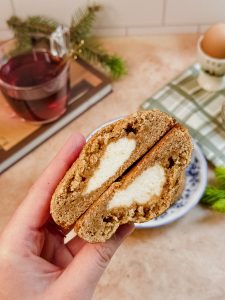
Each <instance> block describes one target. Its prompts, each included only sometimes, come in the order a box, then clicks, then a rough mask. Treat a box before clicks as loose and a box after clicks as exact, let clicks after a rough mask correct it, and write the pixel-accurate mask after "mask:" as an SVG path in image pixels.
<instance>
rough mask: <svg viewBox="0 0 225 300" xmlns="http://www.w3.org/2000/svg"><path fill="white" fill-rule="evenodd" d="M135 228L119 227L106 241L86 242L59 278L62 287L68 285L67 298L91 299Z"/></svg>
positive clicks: (128, 226)
mask: <svg viewBox="0 0 225 300" xmlns="http://www.w3.org/2000/svg"><path fill="white" fill-rule="evenodd" d="M133 230H134V225H131V224H125V225H122V226H120V227H119V229H118V230H117V232H116V233H115V235H114V236H113V237H112V238H111V239H110V240H108V241H107V242H105V243H99V244H88V243H87V244H86V245H85V246H83V247H82V249H81V250H80V251H79V252H78V254H77V255H76V256H75V258H74V259H73V261H72V262H71V264H70V265H69V266H68V267H67V269H66V270H65V271H64V272H63V274H62V275H61V276H60V278H59V279H58V280H59V282H58V284H60V286H61V288H59V290H64V292H65V287H66V290H67V291H66V296H67V297H68V298H66V297H65V294H64V298H66V299H82V300H86V299H91V297H92V295H93V293H94V290H95V287H96V285H97V283H98V281H99V279H100V277H101V275H102V274H103V272H104V271H105V269H106V267H107V265H108V264H109V262H110V260H111V258H112V256H113V254H114V253H115V252H116V250H117V249H118V247H119V246H120V244H121V243H122V242H123V241H124V240H125V238H126V237H127V236H128V235H129V234H131V232H133Z"/></svg>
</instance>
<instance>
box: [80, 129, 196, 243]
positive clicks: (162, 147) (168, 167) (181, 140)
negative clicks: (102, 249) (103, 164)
mask: <svg viewBox="0 0 225 300" xmlns="http://www.w3.org/2000/svg"><path fill="white" fill-rule="evenodd" d="M191 153H192V140H191V137H190V135H189V133H188V131H187V129H186V128H184V127H183V126H181V125H178V124H177V125H175V126H174V127H173V128H172V129H171V130H170V131H169V132H168V133H167V134H166V135H165V136H164V137H163V138H162V139H160V141H159V142H158V143H157V144H156V145H155V146H154V147H153V148H152V149H151V150H150V151H149V152H148V153H147V154H145V155H144V157H143V158H142V159H141V160H140V161H139V162H138V163H136V164H134V165H133V166H132V168H131V169H130V170H129V172H128V173H127V174H125V175H124V176H122V177H121V179H120V180H119V181H117V182H114V183H113V184H111V186H110V187H109V188H108V189H107V190H106V191H105V192H104V193H103V194H102V195H101V196H100V197H99V198H98V200H97V201H95V202H94V203H93V204H92V205H91V206H90V207H89V209H88V210H87V211H86V212H85V213H84V214H83V215H82V216H81V217H80V218H79V220H78V221H77V222H76V224H75V231H76V233H77V234H78V236H80V237H81V238H83V239H85V240H86V241H88V242H91V243H95V242H105V241H106V240H107V239H109V238H110V237H111V236H112V235H113V233H114V232H115V231H116V229H117V228H118V227H119V225H121V224H125V223H128V222H135V223H142V222H146V221H149V220H151V219H153V218H155V217H157V216H159V215H160V214H162V213H163V212H164V211H165V210H166V209H167V208H168V207H169V206H170V205H171V204H172V203H174V202H175V201H176V199H177V198H178V196H179V195H180V194H181V191H182V189H183V187H184V171H185V168H186V167H187V165H188V164H189V162H190V158H191ZM156 164H159V165H160V166H162V167H163V169H164V171H165V174H166V181H165V183H164V186H163V188H162V191H161V193H160V195H159V196H153V197H151V199H150V200H149V201H148V202H146V203H145V204H138V203H133V204H132V205H131V206H129V207H127V206H124V207H123V206H119V207H115V208H112V209H109V206H108V203H109V202H110V200H111V199H112V197H113V195H114V194H115V193H116V192H117V191H121V190H125V189H126V188H127V187H128V186H129V185H130V184H131V183H132V182H133V181H134V180H135V179H136V178H137V177H138V176H139V175H140V174H141V173H142V172H143V171H144V170H146V169H147V168H149V167H151V166H154V165H156Z"/></svg>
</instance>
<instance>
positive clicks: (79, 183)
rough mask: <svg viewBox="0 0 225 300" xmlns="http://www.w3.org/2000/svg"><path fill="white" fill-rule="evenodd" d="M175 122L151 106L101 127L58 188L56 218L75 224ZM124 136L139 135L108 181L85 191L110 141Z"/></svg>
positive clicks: (61, 222) (63, 224)
mask: <svg viewBox="0 0 225 300" xmlns="http://www.w3.org/2000/svg"><path fill="white" fill-rule="evenodd" d="M175 124H176V121H175V120H174V119H173V118H172V117H170V116H168V115H167V114H165V113H163V112H161V111H159V110H151V111H142V112H137V113H134V114H132V115H130V116H128V117H127V118H125V119H122V120H119V121H117V122H115V123H113V124H110V125H108V126H106V127H104V128H103V129H101V130H99V131H98V132H97V133H96V134H95V135H94V136H92V137H91V139H90V140H89V141H88V142H87V143H86V145H85V146H84V148H83V150H82V151H81V153H80V156H79V158H78V159H77V160H76V161H75V162H74V164H73V165H72V166H71V168H70V169H69V170H68V172H67V173H66V175H65V176H64V178H63V179H62V180H61V182H60V183H59V185H58V187H57V188H56V190H55V192H54V194H53V196H52V200H51V206H50V212H51V215H52V218H53V220H54V221H55V222H56V223H57V224H58V225H59V226H61V227H62V228H64V229H67V228H71V226H72V225H73V224H74V223H75V222H76V220H77V219H78V218H79V217H80V216H81V215H82V214H83V213H84V212H85V211H86V210H87V209H88V208H89V207H90V206H91V205H92V204H93V203H94V202H95V201H96V200H97V199H98V198H99V197H100V195H101V194H102V193H103V192H104V191H106V189H107V188H109V186H110V185H111V184H112V183H113V182H114V181H115V180H116V179H117V178H118V177H120V176H121V175H122V174H123V173H124V171H125V170H127V169H128V168H129V167H130V166H131V165H132V164H133V163H134V162H135V161H137V160H138V159H139V158H140V157H142V156H143V155H144V154H145V153H146V152H147V151H148V150H149V149H151V147H153V146H154V145H155V143H157V142H158V141H159V140H160V139H161V138H162V137H163V136H164V135H165V134H166V133H167V132H168V131H169V130H170V129H171V128H172V127H173V126H174V125H175ZM123 137H127V138H129V139H135V141H136V148H135V150H134V151H133V152H132V154H131V155H130V157H129V159H128V160H127V161H126V162H125V163H124V164H123V165H122V166H121V167H120V168H119V169H118V170H117V171H116V172H115V174H114V175H113V176H111V177H110V178H109V179H108V180H106V181H105V182H104V184H102V185H101V186H100V187H99V188H97V189H95V190H94V191H92V192H90V193H88V194H87V193H86V194H85V193H84V191H85V188H86V186H87V184H88V181H89V180H90V178H91V176H92V175H93V173H94V171H95V170H96V169H97V168H98V166H99V163H100V160H101V157H102V156H103V154H104V152H105V150H106V147H107V145H109V144H110V143H113V142H115V141H117V140H119V139H120V138H123Z"/></svg>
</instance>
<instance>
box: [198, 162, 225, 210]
mask: <svg viewBox="0 0 225 300" xmlns="http://www.w3.org/2000/svg"><path fill="white" fill-rule="evenodd" d="M215 176H216V186H214V187H213V186H207V188H206V190H205V194H204V195H203V197H202V199H201V203H202V204H204V205H207V206H209V207H211V208H212V209H214V210H216V211H218V212H222V213H225V167H216V168H215Z"/></svg>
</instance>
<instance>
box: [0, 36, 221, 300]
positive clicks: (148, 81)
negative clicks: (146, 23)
mask: <svg viewBox="0 0 225 300" xmlns="http://www.w3.org/2000/svg"><path fill="white" fill-rule="evenodd" d="M197 38H198V36H197V35H179V36H174V35H173V36H151V37H141V38H140V37H139V38H112V39H104V40H103V43H104V44H105V46H106V47H107V48H108V49H110V50H111V51H115V52H117V53H119V54H121V55H123V57H124V58H125V59H126V61H127V64H128V68H129V72H128V75H127V76H126V77H124V78H123V79H122V80H120V81H119V82H116V83H114V92H113V93H112V94H110V95H109V96H107V97H106V98H105V99H104V100H103V101H101V102H99V103H98V104H96V105H95V106H94V107H92V108H91V109H90V110H88V111H87V112H85V113H84V114H83V115H82V116H80V117H79V118H77V119H76V120H74V121H73V122H72V123H71V124H69V125H68V126H67V127H66V128H64V129H63V130H61V131H60V132H58V133H57V134H56V135H55V136H54V137H52V138H51V139H49V140H48V141H47V142H45V143H44V144H43V145H41V146H40V147H39V148H37V149H36V150H35V151H33V152H32V153H30V154H29V155H27V156H26V157H25V158H23V159H22V160H21V161H19V162H18V163H17V164H16V165H14V166H13V167H11V168H10V169H9V170H7V171H6V172H5V173H3V174H2V175H1V177H0V191H1V201H0V230H2V228H3V227H4V225H5V224H6V223H7V221H8V220H9V218H10V217H11V215H12V214H13V212H14V211H15V209H16V207H17V206H18V205H19V203H20V202H21V201H22V199H23V198H24V196H25V195H26V193H27V191H28V189H29V187H30V186H31V185H32V183H34V182H35V180H36V179H37V178H38V176H39V175H40V174H41V173H42V171H43V170H44V169H45V167H46V166H47V164H48V163H49V162H50V160H51V159H52V158H53V157H54V155H55V154H56V153H57V152H58V150H59V149H60V148H61V147H62V145H63V144H64V142H65V141H66V140H67V138H68V137H69V136H70V134H71V133H73V132H75V131H80V132H82V133H83V134H84V135H87V134H88V133H89V132H91V131H92V130H93V129H94V128H96V127H97V126H98V125H99V124H101V123H103V122H105V121H107V120H109V119H112V118H115V117H117V116H120V115H125V114H129V113H132V112H134V111H136V110H137V109H138V107H139V105H140V104H141V103H142V102H143V101H144V100H145V99H146V98H147V97H149V96H150V95H151V94H153V93H154V92H155V91H156V90H158V89H159V88H160V87H161V86H163V85H164V84H165V83H167V82H168V81H170V80H171V79H172V78H173V77H174V76H176V75H177V74H178V73H179V72H181V71H182V70H183V69H185V68H186V67H187V66H189V65H190V64H192V63H193V62H194V61H195V57H196V53H195V45H196V41H197ZM21 174H23V176H21ZM224 228H225V217H224V215H221V214H217V213H215V212H212V211H210V210H206V209H203V208H202V207H200V206H197V207H195V208H194V209H193V210H192V211H191V212H190V213H188V214H187V215H186V216H185V217H183V218H182V219H180V220H179V221H177V222H174V223H172V224H170V225H167V226H164V227H161V228H156V229H149V230H147V229H144V230H136V231H135V232H134V233H133V234H132V235H131V236H130V237H129V238H128V239H127V240H126V242H125V243H124V244H123V245H122V246H121V247H120V249H119V250H118V251H117V253H116V255H115V256H114V257H113V259H112V262H111V264H110V266H109V267H108V269H107V271H106V272H105V274H104V276H103V277H102V279H101V281H100V283H99V285H98V287H97V290H96V293H95V296H94V299H95V300H100V299H107V300H117V299H123V300H128V299H129V300H130V299H154V300H164V299H166V300H178V299H179V300H181V299H182V300H185V299H193V300H194V299H198V300H201V299H204V300H206V299H213V300H214V299H216V300H219V299H225V285H224V280H225V255H224V253H225V234H224Z"/></svg>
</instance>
